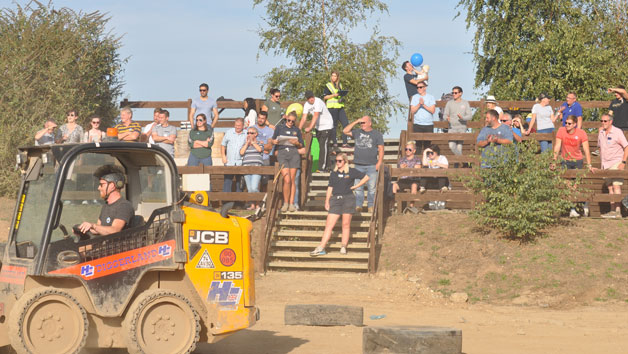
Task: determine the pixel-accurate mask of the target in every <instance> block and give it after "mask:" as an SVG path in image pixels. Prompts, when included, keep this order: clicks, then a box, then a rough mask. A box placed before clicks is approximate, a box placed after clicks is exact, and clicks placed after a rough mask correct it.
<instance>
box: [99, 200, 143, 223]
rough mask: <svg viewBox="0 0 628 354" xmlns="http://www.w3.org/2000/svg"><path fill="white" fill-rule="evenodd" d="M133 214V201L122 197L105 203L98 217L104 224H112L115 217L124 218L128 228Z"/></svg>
mask: <svg viewBox="0 0 628 354" xmlns="http://www.w3.org/2000/svg"><path fill="white" fill-rule="evenodd" d="M133 215H134V211H133V206H132V205H131V202H129V201H128V200H126V199H124V198H120V199H118V200H116V201H115V202H113V203H112V204H105V205H103V207H102V209H101V210H100V217H99V218H98V219H100V224H101V225H104V226H111V224H112V223H113V221H114V220H115V219H120V220H124V222H125V224H124V229H127V228H128V227H129V223H130V222H131V219H132V218H133Z"/></svg>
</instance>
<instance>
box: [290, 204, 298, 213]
mask: <svg viewBox="0 0 628 354" xmlns="http://www.w3.org/2000/svg"><path fill="white" fill-rule="evenodd" d="M288 211H289V212H291V213H293V212H295V211H297V207H296V205H294V204H290V206H289V207H288Z"/></svg>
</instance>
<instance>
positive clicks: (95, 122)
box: [92, 120, 100, 124]
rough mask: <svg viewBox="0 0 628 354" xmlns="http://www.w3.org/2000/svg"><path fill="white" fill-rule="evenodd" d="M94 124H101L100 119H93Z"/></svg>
mask: <svg viewBox="0 0 628 354" xmlns="http://www.w3.org/2000/svg"><path fill="white" fill-rule="evenodd" d="M92 124H100V121H98V120H93V121H92Z"/></svg>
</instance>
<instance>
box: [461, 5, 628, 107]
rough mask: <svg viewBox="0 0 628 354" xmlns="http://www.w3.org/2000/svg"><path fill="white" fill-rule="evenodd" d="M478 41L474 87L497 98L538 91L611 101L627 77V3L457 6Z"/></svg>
mask: <svg viewBox="0 0 628 354" xmlns="http://www.w3.org/2000/svg"><path fill="white" fill-rule="evenodd" d="M458 7H459V8H462V9H464V10H465V11H466V22H467V28H471V27H474V28H475V29H476V33H475V37H474V40H473V54H474V61H475V63H476V65H477V67H476V75H475V85H476V86H477V87H482V86H485V87H486V88H487V89H488V92H490V93H491V94H494V95H496V96H497V97H499V98H500V99H533V98H534V97H536V96H538V94H539V93H540V92H548V93H549V94H550V95H552V96H553V97H564V96H565V95H566V93H567V92H569V91H575V92H576V93H578V97H579V98H580V99H583V100H596V99H597V100H606V99H609V97H610V96H609V95H607V94H606V88H607V87H614V86H616V85H618V84H619V83H620V82H619V80H626V78H627V77H628V65H626V62H628V32H627V29H626V28H627V27H626V23H628V22H627V20H628V14H627V13H628V0H543V1H537V0H504V1H494V0H460V1H459V3H458Z"/></svg>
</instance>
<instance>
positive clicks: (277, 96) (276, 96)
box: [273, 95, 281, 98]
mask: <svg viewBox="0 0 628 354" xmlns="http://www.w3.org/2000/svg"><path fill="white" fill-rule="evenodd" d="M273 97H275V98H279V97H281V95H274V96H273Z"/></svg>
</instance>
